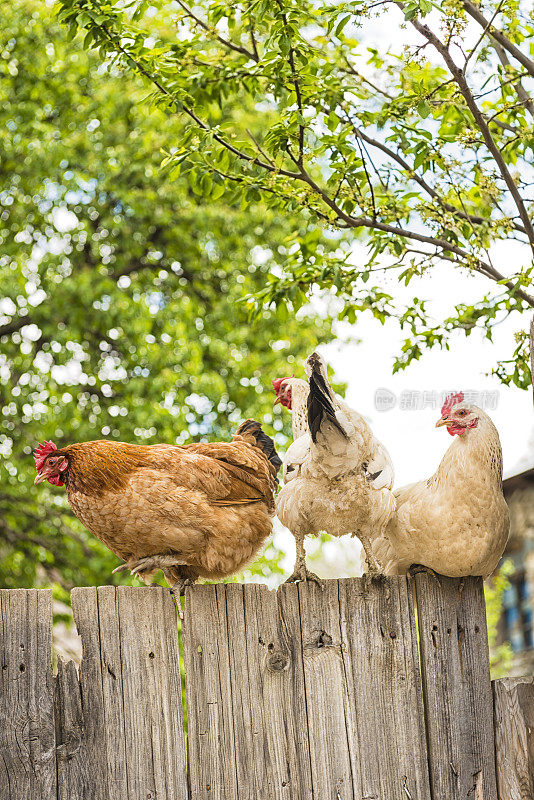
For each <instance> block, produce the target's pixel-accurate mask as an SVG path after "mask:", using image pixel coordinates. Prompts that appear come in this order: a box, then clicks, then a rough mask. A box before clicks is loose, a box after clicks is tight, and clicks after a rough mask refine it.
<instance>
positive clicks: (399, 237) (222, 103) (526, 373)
mask: <svg viewBox="0 0 534 800" xmlns="http://www.w3.org/2000/svg"><path fill="white" fill-rule="evenodd" d="M59 5H60V8H61V11H60V19H61V20H62V21H63V23H64V24H65V25H67V26H69V28H70V31H71V34H72V35H75V34H76V32H77V31H83V35H84V46H85V47H86V48H96V49H97V50H98V51H99V53H100V57H101V59H102V62H103V63H104V64H106V65H107V68H108V69H111V65H113V66H120V67H121V68H123V69H124V70H125V72H126V74H128V73H136V74H137V75H138V76H140V77H141V78H142V79H143V82H144V85H146V86H150V87H151V100H152V102H153V103H154V105H155V106H156V107H157V108H158V109H160V111H162V112H163V113H164V114H165V115H166V116H167V118H169V119H173V118H176V117H178V118H179V119H180V120H182V122H183V126H182V127H181V128H180V135H179V136H177V137H176V138H175V140H174V142H173V144H172V147H170V148H169V150H168V153H167V155H166V157H165V158H164V164H165V165H166V166H167V168H168V169H169V171H170V176H171V177H172V176H175V175H176V174H177V173H178V171H179V170H181V173H182V175H183V174H185V175H187V177H188V180H189V182H190V185H191V187H192V188H193V190H194V191H195V192H198V193H199V194H201V195H202V196H203V197H204V198H206V200H208V201H209V200H210V198H214V197H219V196H222V195H223V193H224V197H226V198H227V199H228V201H231V202H235V201H237V200H239V201H240V202H241V203H242V204H243V205H245V206H246V205H247V204H248V203H251V202H256V201H257V200H259V199H260V198H261V199H262V200H263V201H264V202H265V203H266V204H267V205H269V206H270V207H271V208H273V209H275V210H278V211H280V212H283V213H286V214H288V215H291V219H292V221H293V224H294V225H295V226H296V227H298V226H299V225H301V224H302V220H306V221H307V222H308V223H309V228H308V231H309V232H308V235H307V236H306V237H305V238H304V239H303V240H302V239H300V238H299V237H297V239H296V242H295V248H294V249H293V250H290V251H288V252H287V254H286V257H285V259H284V268H283V270H282V271H281V272H278V271H277V272H274V273H272V274H271V278H270V280H269V282H268V283H267V284H266V285H265V286H263V287H262V288H259V289H257V290H256V291H255V292H251V296H250V300H249V303H250V308H251V310H252V311H256V312H259V311H261V310H263V309H265V308H272V306H273V304H278V305H284V304H286V303H287V302H288V301H290V302H291V306H292V308H294V309H296V308H298V307H299V306H300V305H301V304H303V303H305V302H306V298H307V296H308V295H309V293H310V292H311V291H313V290H314V289H316V288H319V289H322V290H328V292H330V293H334V294H336V295H338V296H339V298H341V300H342V301H343V302H342V311H341V317H342V318H346V319H348V320H349V321H352V320H354V319H355V318H356V315H357V314H358V313H359V312H361V311H363V310H366V311H370V312H371V313H372V314H374V315H375V316H376V317H377V318H378V319H380V320H382V321H383V320H384V319H385V318H386V317H388V316H391V317H398V318H399V319H400V324H401V326H402V328H403V329H404V330H405V331H406V333H407V338H406V341H405V343H404V347H403V350H402V353H401V354H400V356H399V358H398V360H397V363H396V368H401V367H404V366H406V365H407V364H409V363H410V362H411V361H412V360H413V359H417V358H419V357H420V356H421V354H422V352H423V351H424V350H425V348H430V347H434V346H440V347H447V346H448V340H449V335H450V333H451V331H453V330H455V329H460V330H463V331H464V332H465V333H466V334H469V333H470V332H471V331H473V330H474V329H480V330H482V332H483V333H484V335H486V336H487V337H488V338H490V339H491V336H492V326H493V325H494V324H495V323H496V322H498V321H499V320H501V319H503V318H504V317H506V316H508V315H510V314H513V315H514V316H516V317H517V318H518V327H521V328H523V327H526V325H525V324H524V320H520V319H519V314H520V313H521V312H523V311H525V310H526V309H528V308H529V307H532V306H534V298H533V296H532V292H531V288H530V287H531V283H532V271H533V264H532V257H531V256H532V251H533V250H534V228H533V224H532V221H531V220H532V208H533V206H532V185H533V184H534V171H533V169H532V156H533V148H534V128H533V117H534V100H533V99H532V98H531V94H530V91H531V90H532V89H533V87H534V83H533V81H534V59H533V45H532V42H533V33H534V21H533V12H532V6H531V4H529V3H527V2H526V0H525V1H524V2H523V0H498V2H497V0H484V2H483V3H481V4H480V5H479V4H478V3H477V2H473V1H472V0H440V2H432V1H431V0H380V1H379V2H376V0H354V1H353V2H343V1H342V0H341V1H340V2H335V3H330V2H315V1H314V0H243V2H229V1H228V0H198V2H196V3H195V4H194V5H190V4H189V3H188V2H187V1H186V0H172V1H171V0H151V1H150V2H149V1H148V0H60V3H59ZM429 12H431V13H429ZM373 16H378V17H379V18H380V20H381V22H382V24H383V26H384V29H386V30H387V29H388V27H392V26H396V27H397V28H398V26H401V25H402V26H403V28H404V30H405V41H406V46H405V47H404V49H402V48H398V50H395V49H394V48H390V49H389V51H387V52H386V51H385V50H384V51H378V50H376V49H372V48H370V47H365V46H363V45H362V44H361V41H360V40H361V39H362V31H365V26H366V25H367V24H368V22H369V20H370V18H371V17H373ZM375 24H376V21H375ZM414 41H415V44H414ZM243 107H245V108H249V109H251V113H250V114H249V115H247V116H244V115H243V114H242V109H243ZM354 236H359V237H361V238H362V240H363V241H364V242H365V243H366V244H367V247H368V259H367V262H366V263H364V264H361V265H358V266H357V267H354V266H353V265H351V264H350V260H349V256H350V250H351V240H352V239H353V237H354ZM336 237H337V238H336ZM332 240H334V241H336V244H337V246H336V248H335V249H330V252H329V253H325V252H324V247H325V243H327V242H332ZM512 240H514V241H518V242H521V243H523V244H524V251H525V263H524V264H518V263H514V261H513V260H511V259H510V260H509V261H505V262H501V263H495V261H494V259H495V257H494V254H492V253H491V252H490V250H491V248H492V245H494V244H495V243H496V242H498V241H512ZM440 260H445V261H446V262H448V264H449V268H450V271H451V279H452V280H454V277H453V276H454V273H455V272H458V271H460V272H462V273H466V272H467V273H469V272H471V273H476V274H478V275H481V276H483V277H484V278H485V279H486V280H487V291H486V293H485V294H483V296H481V297H480V299H479V301H478V302H476V303H473V304H466V303H464V302H462V298H461V297H458V302H457V304H456V307H455V311H454V313H453V314H452V315H451V316H450V317H448V318H446V319H440V320H435V319H433V318H432V317H431V316H430V315H429V312H428V307H427V304H426V303H425V300H424V299H422V298H419V297H414V298H413V300H412V302H411V303H410V304H409V305H408V306H407V307H406V308H399V306H398V303H396V302H395V299H394V298H393V297H392V296H391V295H389V294H388V293H386V292H385V291H384V290H383V288H381V286H380V283H379V282H378V281H379V278H380V274H381V272H382V270H384V269H388V270H391V269H393V270H397V273H398V277H399V281H401V282H404V283H405V284H409V282H410V280H411V279H412V278H413V277H414V276H418V275H420V274H422V273H423V272H425V271H427V270H429V269H431V268H432V266H433V265H435V264H436V262H437V261H440ZM377 279H378V281H377ZM496 371H497V374H498V375H499V376H500V377H501V379H502V380H503V381H504V382H505V383H509V382H511V381H513V382H514V383H515V384H516V385H518V386H521V387H526V386H527V385H528V384H529V382H530V370H529V367H528V358H527V340H526V333H525V332H524V331H521V330H520V331H518V334H517V350H516V352H515V353H514V354H512V353H511V354H510V359H509V360H508V361H505V362H503V363H501V364H499V365H497V366H496Z"/></svg>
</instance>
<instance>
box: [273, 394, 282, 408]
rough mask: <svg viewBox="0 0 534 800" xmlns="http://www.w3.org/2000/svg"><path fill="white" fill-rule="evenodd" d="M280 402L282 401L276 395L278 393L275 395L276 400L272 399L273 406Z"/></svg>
mask: <svg viewBox="0 0 534 800" xmlns="http://www.w3.org/2000/svg"><path fill="white" fill-rule="evenodd" d="M281 402H282V401H281V400H280V398H279V396H278V395H276V400H275V401H274V405H275V406H277V405H278V403H281Z"/></svg>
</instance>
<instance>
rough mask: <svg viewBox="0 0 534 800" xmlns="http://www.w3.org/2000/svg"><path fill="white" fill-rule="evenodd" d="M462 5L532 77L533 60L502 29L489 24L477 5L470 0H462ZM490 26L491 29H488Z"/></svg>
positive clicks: (533, 75)
mask: <svg viewBox="0 0 534 800" xmlns="http://www.w3.org/2000/svg"><path fill="white" fill-rule="evenodd" d="M463 6H464V8H465V10H466V11H467V13H468V14H469V16H470V17H472V18H473V19H474V20H475V21H476V22H478V24H479V25H480V26H482V27H483V28H486V29H488V35H489V36H491V37H492V39H495V41H496V42H498V43H499V44H500V45H501V47H504V49H505V50H507V51H508V52H509V53H510V55H511V56H513V57H514V58H515V59H516V60H517V61H519V63H520V64H522V65H523V66H524V67H525V69H526V70H527V72H528V73H529V75H532V77H533V78H534V61H532V60H531V59H530V58H528V57H527V56H526V55H525V54H524V53H523V52H522V51H521V50H520V49H519V47H517V45H515V44H514V43H513V42H511V41H510V39H508V37H507V36H505V35H504V33H503V32H502V31H499V30H497V29H496V28H494V27H493V26H492V25H491V21H489V20H487V19H486V18H485V16H484V15H483V14H482V13H481V11H480V9H479V7H478V6H476V5H475V4H474V3H472V2H471V0H463ZM490 28H491V29H490Z"/></svg>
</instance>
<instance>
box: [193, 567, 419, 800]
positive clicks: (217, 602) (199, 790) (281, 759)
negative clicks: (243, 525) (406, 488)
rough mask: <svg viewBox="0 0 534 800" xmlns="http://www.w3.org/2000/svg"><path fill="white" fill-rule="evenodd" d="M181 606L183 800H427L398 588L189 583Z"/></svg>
mask: <svg viewBox="0 0 534 800" xmlns="http://www.w3.org/2000/svg"><path fill="white" fill-rule="evenodd" d="M185 609H186V610H185V621H184V651H185V667H186V690H187V697H188V722H189V739H188V741H189V754H190V774H191V793H192V800H200V799H201V798H202V800H207V798H220V799H221V800H223V798H224V799H225V800H228V799H229V798H238V800H257V799H258V798H261V800H279V799H280V800H282V799H284V800H285V799H286V798H287V799H289V798H291V800H293V798H295V799H298V800H311V799H312V798H316V799H317V800H322V798H330V797H331V798H333V800H360V799H361V798H362V797H365V798H373V797H377V798H378V797H387V798H388V800H407V798H408V797H411V798H412V800H428V797H429V784H428V767H427V755H426V742H425V736H424V724H423V714H422V701H421V692H420V678H419V672H418V666H417V658H418V656H417V646H416V638H415V626H414V618H413V609H412V604H411V598H410V595H409V593H408V589H407V583H406V579H405V578H391V579H387V580H386V581H385V582H380V583H371V582H367V581H360V580H354V579H353V580H346V581H339V582H338V581H327V582H326V584H325V588H324V591H323V590H321V589H320V588H319V587H317V586H315V585H314V584H306V585H299V586H298V587H296V586H291V585H289V586H283V587H281V589H280V590H279V591H278V593H274V592H269V590H268V589H267V588H266V587H264V586H259V585H248V586H241V585H228V586H218V587H202V586H199V587H193V588H192V589H189V590H188V592H187V597H186V606H185ZM228 642H230V647H228ZM234 753H236V754H237V760H236V758H235V756H234Z"/></svg>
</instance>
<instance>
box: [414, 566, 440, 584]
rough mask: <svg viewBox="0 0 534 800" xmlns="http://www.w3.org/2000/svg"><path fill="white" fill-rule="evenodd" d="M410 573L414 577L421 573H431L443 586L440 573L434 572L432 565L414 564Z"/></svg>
mask: <svg viewBox="0 0 534 800" xmlns="http://www.w3.org/2000/svg"><path fill="white" fill-rule="evenodd" d="M408 573H409V574H410V575H411V576H412V578H414V577H415V576H416V575H417V574H421V573H423V574H426V575H431V576H432V577H433V578H434V580H436V581H437V582H438V583H439V584H440V586H441V583H440V581H439V575H438V573H437V572H434V570H433V569H431V568H430V567H425V565H424V564H412V566H411V567H410V568H409V570H408Z"/></svg>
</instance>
